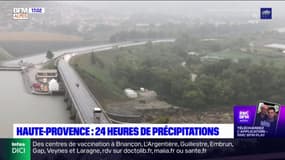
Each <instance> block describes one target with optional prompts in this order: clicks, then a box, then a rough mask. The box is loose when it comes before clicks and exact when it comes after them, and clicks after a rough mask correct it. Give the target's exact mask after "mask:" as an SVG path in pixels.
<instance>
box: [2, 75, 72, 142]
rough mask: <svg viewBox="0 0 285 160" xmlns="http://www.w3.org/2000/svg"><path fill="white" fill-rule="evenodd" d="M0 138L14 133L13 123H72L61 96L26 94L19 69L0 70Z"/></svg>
mask: <svg viewBox="0 0 285 160" xmlns="http://www.w3.org/2000/svg"><path fill="white" fill-rule="evenodd" d="M0 78H1V81H0V82H1V83H0V102H1V103H0V108H1V111H0V126H1V132H0V138H7V137H10V138H11V137H12V136H13V134H12V133H13V124H14V123H72V121H71V120H70V119H69V115H70V114H69V111H68V110H66V106H65V103H64V101H63V97H62V96H38V95H32V94H29V93H28V92H27V91H26V89H25V86H24V83H23V80H22V75H21V73H20V72H5V71H0Z"/></svg>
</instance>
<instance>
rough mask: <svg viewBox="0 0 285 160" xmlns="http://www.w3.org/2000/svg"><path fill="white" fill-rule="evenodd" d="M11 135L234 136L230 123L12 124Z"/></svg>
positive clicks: (62, 136) (27, 136) (97, 137)
mask: <svg viewBox="0 0 285 160" xmlns="http://www.w3.org/2000/svg"><path fill="white" fill-rule="evenodd" d="M13 137H14V138H59V139H62V138H81V139H86V138H96V139H106V138H107V139H110V138H123V139H133V138H140V139H145V138H163V139H167V138H169V139H180V138H192V139H197V138H198V139H212V138H214V139H219V138H222V139H227V138H234V125H233V124H14V126H13Z"/></svg>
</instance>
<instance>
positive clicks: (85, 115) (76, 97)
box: [57, 59, 110, 123]
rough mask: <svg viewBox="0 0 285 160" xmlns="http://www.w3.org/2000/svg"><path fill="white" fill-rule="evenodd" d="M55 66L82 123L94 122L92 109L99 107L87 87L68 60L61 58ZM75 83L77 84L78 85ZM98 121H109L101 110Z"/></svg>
mask: <svg viewBox="0 0 285 160" xmlns="http://www.w3.org/2000/svg"><path fill="white" fill-rule="evenodd" d="M57 67H58V71H59V73H60V75H61V77H62V79H63V82H64V84H65V86H66V88H67V92H68V93H69V95H70V96H71V99H72V101H73V103H74V105H75V107H76V110H77V112H79V116H80V119H81V121H83V122H82V123H94V117H93V109H94V108H95V107H97V108H100V107H99V106H98V104H97V103H96V101H95V100H94V99H93V96H92V95H91V93H90V91H89V89H88V88H87V86H85V84H84V82H83V81H82V80H81V78H80V77H79V75H78V74H77V73H76V72H75V70H74V69H73V68H72V67H71V66H70V65H69V64H68V62H66V61H64V60H63V59H62V60H59V62H58V66H57ZM76 84H79V87H77V86H76ZM100 121H101V123H110V122H109V120H108V119H107V117H106V116H105V115H104V113H103V112H102V113H101V116H100Z"/></svg>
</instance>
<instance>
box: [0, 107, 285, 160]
mask: <svg viewBox="0 0 285 160" xmlns="http://www.w3.org/2000/svg"><path fill="white" fill-rule="evenodd" d="M273 108H274V109H273ZM264 109H267V110H266V111H268V113H270V109H273V110H274V111H275V112H274V119H275V120H276V121H275V122H273V121H268V122H267V120H265V119H260V117H259V116H262V112H263V110H264ZM233 112H234V117H233V118H234V123H233V124H14V126H13V138H12V139H1V141H0V155H5V157H0V159H1V158H2V159H5V160H6V159H7V160H10V159H24V160H26V159H27V160H28V159H68V160H73V159H74V160H75V159H105V158H107V159H164V158H166V157H168V158H170V159H175V158H177V159H183V158H191V159H200V158H207V157H213V155H214V157H215V156H226V155H235V154H239V153H242V152H245V151H244V150H243V148H242V146H243V145H246V146H247V147H249V148H250V147H252V149H253V151H255V152H256V153H258V152H259V148H260V147H262V145H265V146H267V147H268V143H264V144H263V142H264V141H267V140H269V141H270V143H272V142H274V141H279V142H280V141H282V140H283V138H285V134H284V133H285V132H284V130H285V124H284V123H285V106H281V105H278V104H271V103H267V102H261V103H259V104H258V106H234V108H233ZM267 118H270V115H269V114H268V116H267ZM269 122H270V123H269ZM280 138H281V139H282V140H280ZM260 142H262V143H260ZM268 149H274V146H273V147H271V148H268ZM255 152H254V153H255ZM2 159H1V160H2Z"/></svg>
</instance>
